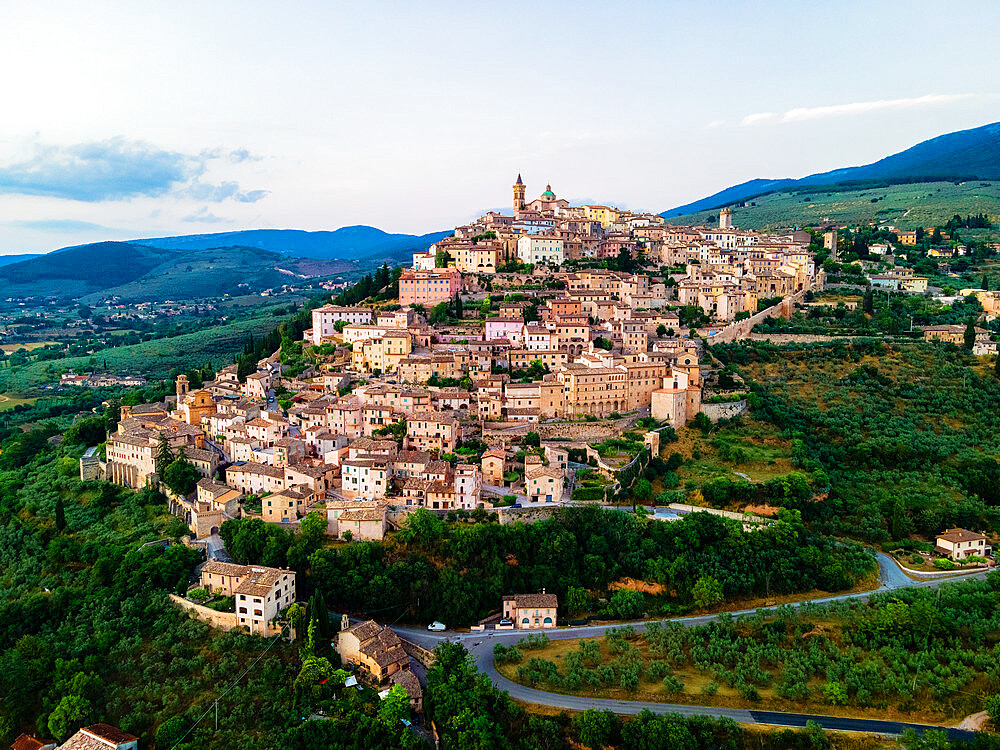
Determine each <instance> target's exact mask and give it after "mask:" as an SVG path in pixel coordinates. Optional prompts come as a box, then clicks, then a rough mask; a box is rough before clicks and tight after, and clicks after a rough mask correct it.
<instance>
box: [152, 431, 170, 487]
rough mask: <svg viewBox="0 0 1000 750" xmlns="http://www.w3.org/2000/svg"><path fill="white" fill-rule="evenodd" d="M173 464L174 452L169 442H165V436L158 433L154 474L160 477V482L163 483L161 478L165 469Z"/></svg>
mask: <svg viewBox="0 0 1000 750" xmlns="http://www.w3.org/2000/svg"><path fill="white" fill-rule="evenodd" d="M173 462H174V452H173V450H171V448H170V442H169V441H168V440H167V436H166V435H165V434H163V433H162V432H161V433H160V449H159V451H158V452H157V454H156V461H155V465H156V473H157V474H158V475H159V476H160V481H163V477H164V475H165V474H166V472H167V467H168V466H170V464H172V463H173Z"/></svg>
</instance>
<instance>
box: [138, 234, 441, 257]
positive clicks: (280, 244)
mask: <svg viewBox="0 0 1000 750" xmlns="http://www.w3.org/2000/svg"><path fill="white" fill-rule="evenodd" d="M450 234H451V231H447V232H433V233H431V234H424V235H413V234H389V233H388V232H383V231H382V230H381V229H376V228H375V227H368V226H353V227H341V228H340V229H336V230H334V231H320V232H306V231H303V230H300V229H247V230H244V231H241V232H219V233H216V234H189V235H183V236H180V237H157V238H152V239H139V240H131V242H134V243H138V244H140V245H146V246H147V247H159V248H164V249H167V250H207V249H209V248H213V247H255V248H258V249H260V250H270V251H271V252H275V253H280V254H282V255H290V256H293V257H296V258H320V259H324V260H334V259H335V260H360V259H363V258H378V259H381V258H386V259H390V258H392V259H398V258H400V257H403V256H404V255H406V254H407V253H411V252H414V251H417V250H426V249H427V247H428V246H429V245H432V244H433V243H435V242H437V241H438V240H440V239H441V238H442V237H447V236H448V235H450Z"/></svg>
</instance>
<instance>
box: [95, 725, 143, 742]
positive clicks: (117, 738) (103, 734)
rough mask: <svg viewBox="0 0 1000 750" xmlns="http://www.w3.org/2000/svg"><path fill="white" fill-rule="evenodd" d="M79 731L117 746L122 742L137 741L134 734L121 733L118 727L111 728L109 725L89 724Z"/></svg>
mask: <svg viewBox="0 0 1000 750" xmlns="http://www.w3.org/2000/svg"><path fill="white" fill-rule="evenodd" d="M81 731H84V732H86V733H87V734H92V735H94V736H95V737H99V738H101V739H102V740H108V741H109V742H114V743H115V744H117V745H120V744H122V743H124V742H135V741H136V740H138V739H139V738H138V737H136V736H135V735H134V734H129V733H128V732H123V731H122V730H121V729H119V728H118V727H113V726H111V725H110V724H91V725H90V726H89V727H84V728H83V729H82V730H81Z"/></svg>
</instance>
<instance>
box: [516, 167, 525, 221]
mask: <svg viewBox="0 0 1000 750" xmlns="http://www.w3.org/2000/svg"><path fill="white" fill-rule="evenodd" d="M523 208H524V182H522V181H521V175H520V174H518V175H517V182H515V183H514V216H515V217H516V216H517V214H518V213H519V212H520V211H521V210H522V209H523Z"/></svg>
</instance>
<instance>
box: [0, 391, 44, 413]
mask: <svg viewBox="0 0 1000 750" xmlns="http://www.w3.org/2000/svg"><path fill="white" fill-rule="evenodd" d="M36 400H37V399H33V398H18V397H17V396H11V395H9V394H7V393H0V411H9V410H10V409H13V408H14V407H15V406H20V405H21V404H33V403H35V401H36Z"/></svg>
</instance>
